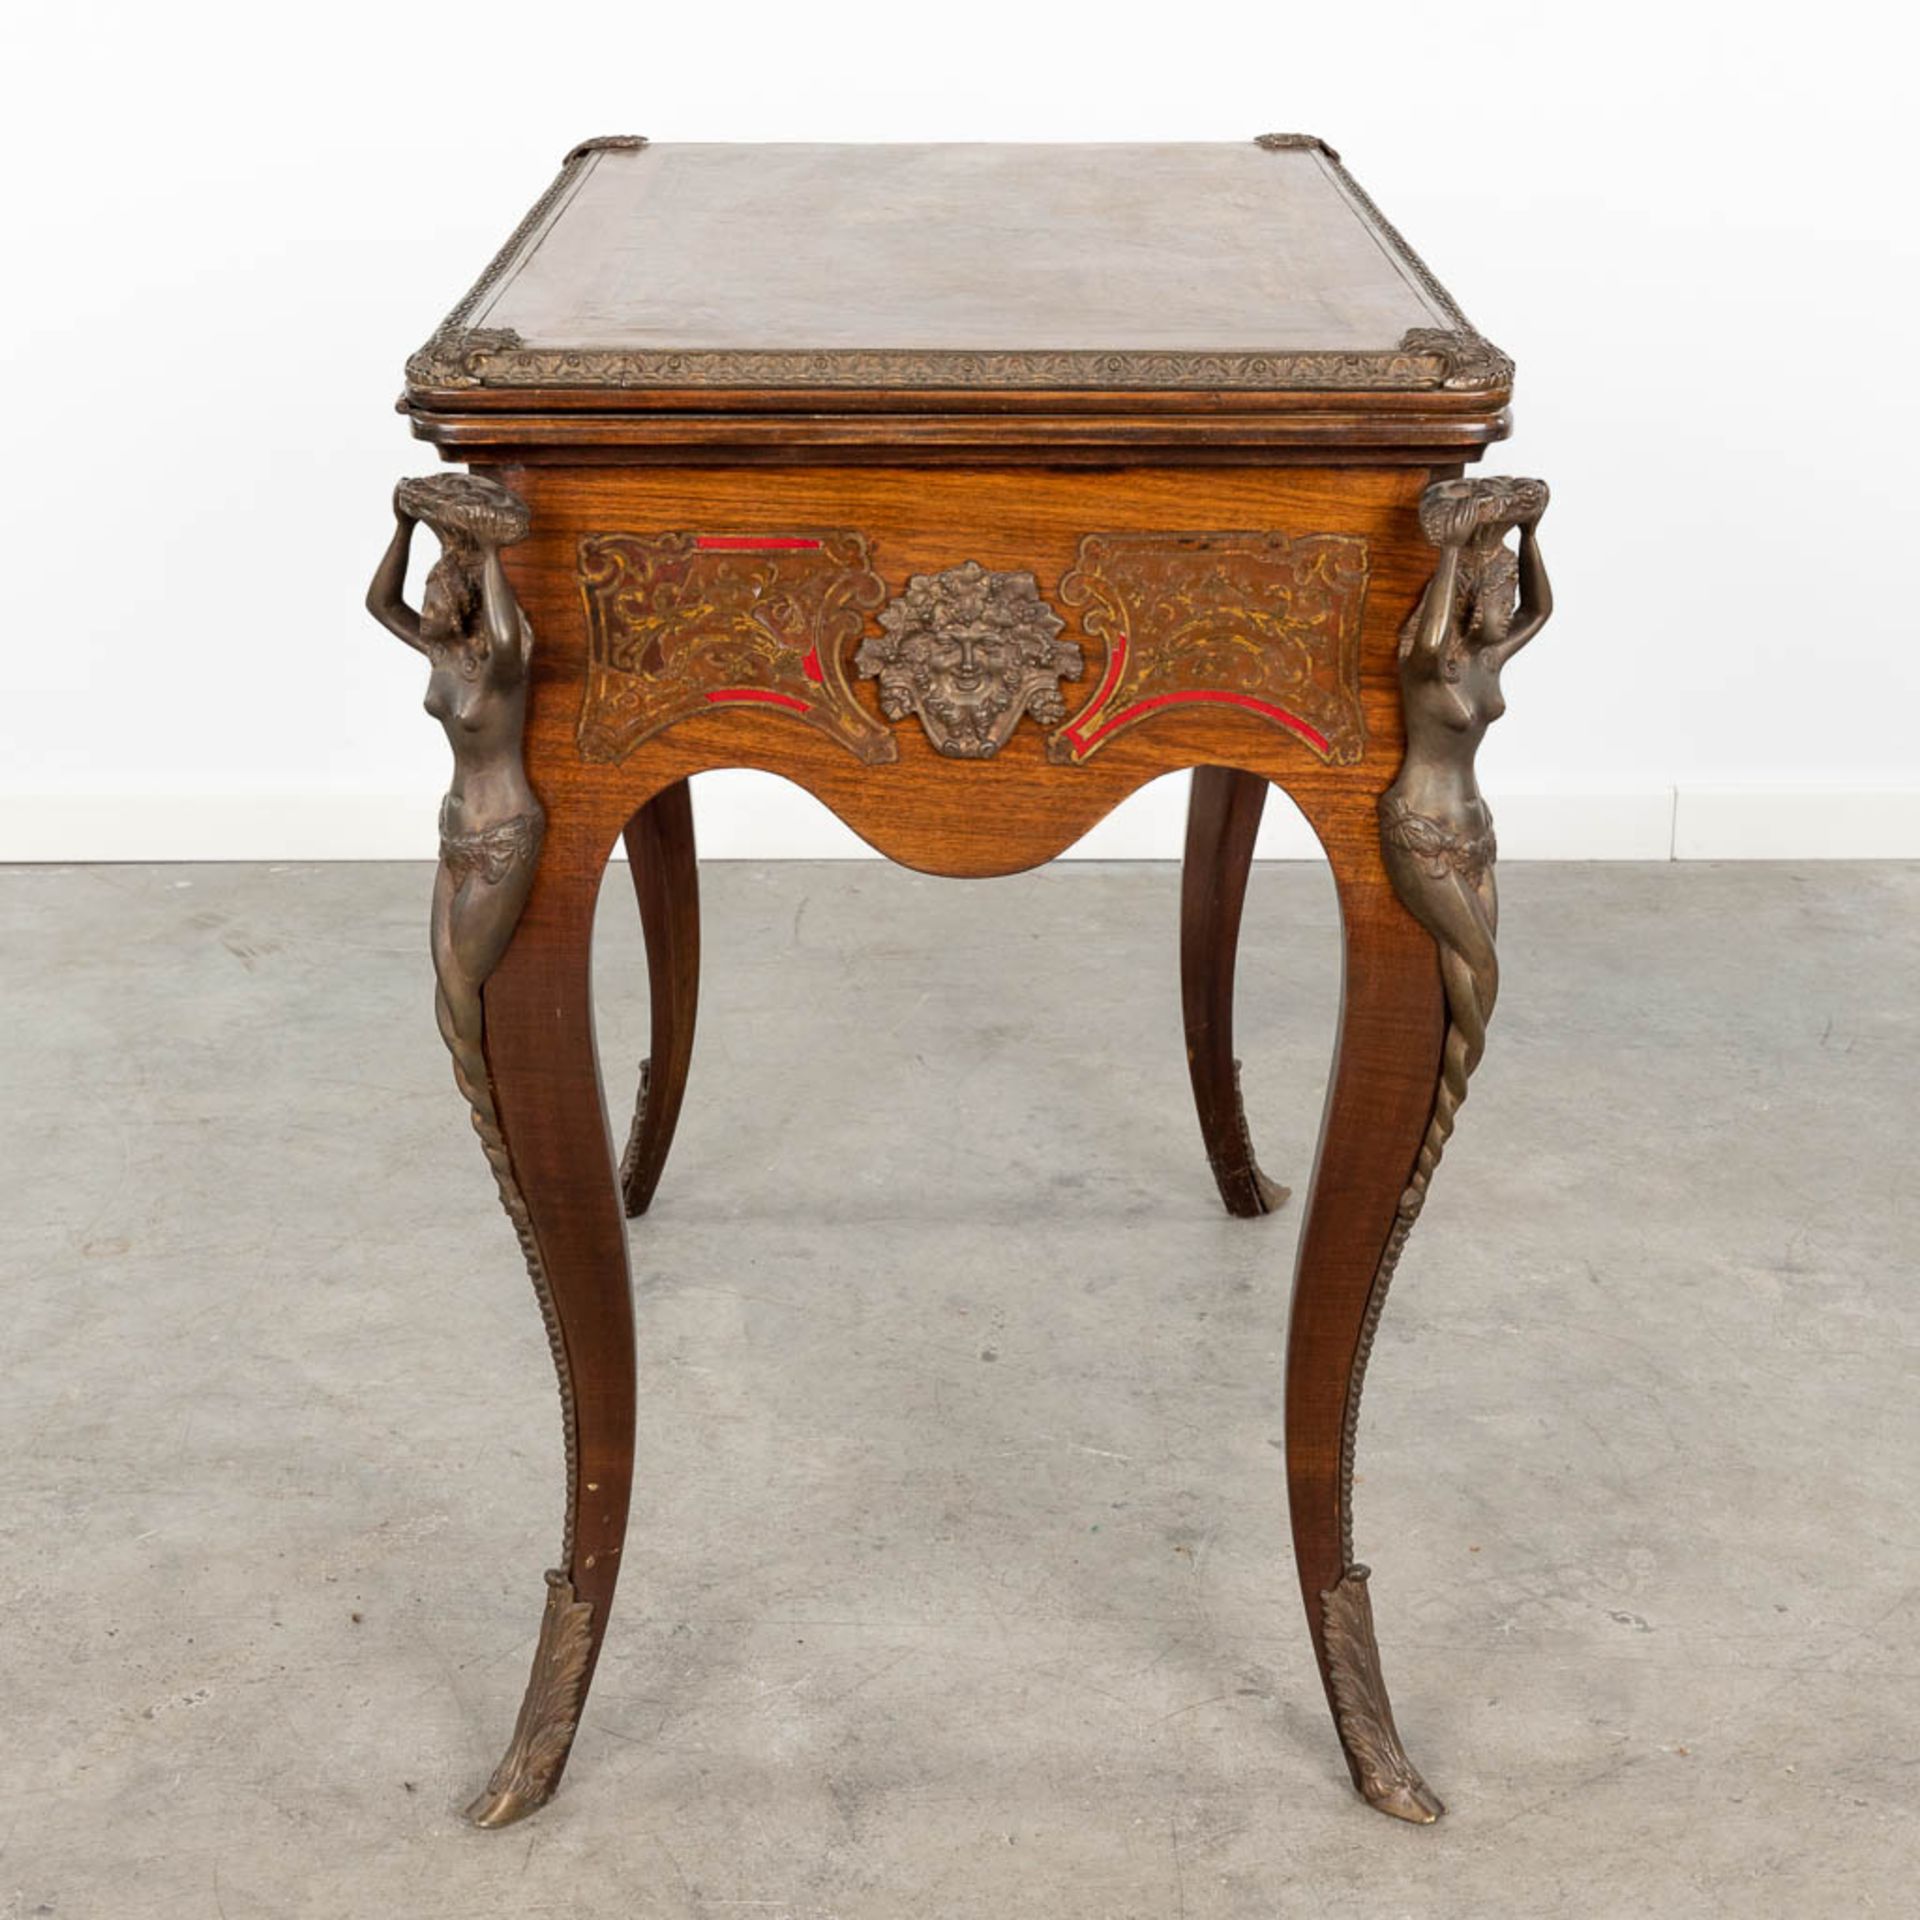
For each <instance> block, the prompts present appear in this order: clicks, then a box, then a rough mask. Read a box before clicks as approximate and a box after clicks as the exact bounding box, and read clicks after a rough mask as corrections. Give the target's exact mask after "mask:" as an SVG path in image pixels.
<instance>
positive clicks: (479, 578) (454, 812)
mask: <svg viewBox="0 0 1920 1920" xmlns="http://www.w3.org/2000/svg"><path fill="white" fill-rule="evenodd" d="M393 508H394V516H395V519H396V520H397V522H398V524H397V525H396V527H395V528H394V533H393V538H392V540H391V541H390V542H389V543H388V546H387V551H386V553H385V555H384V556H383V558H382V559H381V562H380V565H379V567H378V568H377V569H376V571H375V573H374V576H373V584H372V585H371V586H370V587H369V588H368V590H367V608H368V610H369V611H370V612H371V613H372V614H373V616H374V618H375V619H377V620H378V621H379V622H380V623H381V625H382V626H384V627H386V628H387V629H388V630H389V631H390V632H392V633H395V634H398V635H399V637H400V638H401V639H402V640H404V641H405V642H406V643H407V645H408V646H410V647H417V648H418V649H419V650H420V652H422V653H424V654H425V655H426V656H427V658H428V660H429V661H431V662H432V665H433V672H432V675H431V677H430V678H429V679H428V682H427V699H426V707H427V711H428V712H429V713H430V714H432V715H433V717H434V718H435V719H436V720H438V721H439V722H440V724H441V726H442V727H444V728H445V729H446V735H447V744H448V745H449V746H450V747H451V748H452V749H453V780H452V782H451V784H450V785H449V786H448V788H447V794H446V798H445V799H444V800H442V801H441V803H440V870H439V872H438V874H437V875H436V876H435V878H434V886H433V928H432V931H433V972H434V979H435V981H436V983H437V992H436V994H435V997H434V1006H435V1012H436V1014H437V1015H438V1018H439V1022H440V1034H441V1038H442V1039H444V1040H445V1041H446V1043H447V1050H448V1052H449V1053H450V1054H452V1056H453V1077H454V1080H455V1081H456V1083H457V1084H458V1086H459V1088H460V1091H461V1093H462V1094H464V1095H465V1096H466V1100H467V1104H468V1105H469V1106H470V1107H471V1108H472V1110H473V1130H474V1132H475V1133H477V1134H478V1135H479V1136H480V1145H481V1147H482V1149H483V1150H484V1152H485V1153H486V1156H487V1163H488V1165H489V1166H491V1167H492V1169H493V1177H494V1181H495V1183H496V1185H497V1186H498V1187H499V1189H500V1199H501V1202H502V1204H503V1205H504V1206H505V1208H506V1210H507V1217H508V1218H509V1219H510V1220H511V1221H512V1222H513V1226H514V1231H515V1232H516V1233H517V1234H518V1236H519V1239H520V1247H521V1251H522V1252H523V1253H524V1254H525V1255H526V1261H527V1270H528V1272H529V1273H530V1275H531V1276H532V1279H533V1288H534V1293H535V1295H536V1296H537V1298H538V1299H539V1302H540V1313H541V1317H542V1319H543V1320H544V1321H545V1323H546V1329H547V1343H548V1346H549V1348H550V1349H551V1350H552V1353H553V1360H554V1370H555V1372H556V1373H557V1374H558V1376H559V1380H560V1399H561V1416H562V1419H563V1422H564V1426H565V1446H566V1460H567V1531H566V1534H565V1537H564V1538H563V1540H562V1543H561V1565H562V1567H563V1568H564V1567H568V1566H570V1565H571V1564H572V1560H573V1536H572V1525H573V1511H574V1497H573V1496H574V1483H575V1481H576V1479H577V1477H578V1465H577V1460H578V1446H577V1443H576V1434H575V1425H576V1422H575V1415H574V1406H573V1400H572V1393H571V1387H570V1376H569V1373H568V1370H567V1364H566V1354H565V1350H564V1347H563V1344H562V1340H561V1333H560V1323H559V1320H558V1317H557V1315H556V1313H555V1309H554V1302H553V1292H552V1288H551V1285H550V1284H549V1281H548V1278H547V1271H546V1264H545V1261H544V1260H543V1259H542V1257H541V1254H540V1248H539V1243H538V1241H537V1239H536V1238H535V1235H534V1232H533V1225H532V1220H531V1217H530V1216H529V1214H528V1211H527V1202H526V1196H525V1195H524V1194H523V1193H522V1192H521V1190H520V1184H519V1181H518V1180H517V1179H516V1178H515V1176H514V1171H513V1164H512V1161H511V1160H510V1159H509V1157H508V1154H507V1145H506V1139H505V1136H504V1135H503V1134H502V1132H501V1129H500V1118H499V1113H498V1110H497V1108H496V1106H495V1103H494V1094H493V1085H492V1081H491V1079H490V1077H489V1074H488V1071H487V1056H486V1027H485V1015H484V1008H483V1003H482V1000H481V989H482V987H484V986H485V984H486V981H487V977H488V975H489V974H491V973H492V972H493V970H494V968H495V967H496V966H498V965H499V963H500V957H501V955H502V954H503V953H505V951H506V948H507V942H508V941H509V940H510V939H511V938H512V937H513V931H514V928H515V927H516V926H517V925H518V923H519V920H520V915H521V912H522V911H523V909H524V908H525V906H526V903H527V895H528V893H529V892H530V891H531V889H532V886H533V873H534V865H535V862H536V861H537V860H538V858H539V854H540V841H541V838H542V836H543V834H544V832H545V829H546V814H545V812H544V810H543V809H542V808H541V805H540V802H539V800H538V799H537V798H535V796H534V792H533V788H532V787H531V786H530V785H529V784H528V781H527V773H526V766H525V762H524V759H523V757H522V740H523V736H524V734H525V731H526V717H527V668H528V663H529V661H530V659H531V657H532V654H533V628H532V626H531V625H530V624H529V622H528V620H527V617H526V615H525V614H524V613H522V612H521V610H520V605H519V602H518V601H517V600H516V599H515V598H514V594H513V589H512V588H511V587H510V586H509V585H508V584H507V576H506V572H505V570H504V569H503V568H502V566H501V564H500V549H501V548H502V547H504V546H511V545H512V544H513V543H514V542H515V541H516V540H520V539H523V538H524V537H525V536H526V533H527V530H528V514H527V510H526V507H525V506H524V505H523V504H522V503H521V502H520V501H519V500H518V499H516V498H515V497H514V495H513V494H511V493H509V492H508V491H507V489H506V488H505V487H503V486H501V485H500V484H499V483H498V482H497V481H493V480H487V479H483V478H481V477H479V476H478V475H473V474H464V473H443V474H434V475H432V476H430V477H428V478H426V479H420V480H403V481H401V482H400V484H399V485H398V486H397V487H396V488H395V489H394V492H393ZM422 522H424V523H425V525H427V526H428V527H430V528H432V530H433V531H434V533H435V534H437V535H438V536H439V540H440V548H441V551H440V557H439V559H438V560H436V561H435V562H434V564H433V567H432V570H431V571H430V572H429V573H428V575H427V584H426V590H425V592H424V593H423V594H422V595H421V604H420V610H419V611H418V612H417V613H416V612H415V611H414V609H413V608H412V607H410V606H408V605H407V602H406V598H405V589H406V579H407V561H408V558H409V555H410V553H411V550H412V545H413V529H414V527H415V525H416V523H422ZM591 1614H592V1609H591V1607H590V1606H589V1605H588V1604H587V1603H586V1602H585V1601H582V1600H578V1599H576V1598H575V1597H574V1593H573V1589H572V1585H571V1582H570V1581H569V1579H568V1577H567V1575H566V1573H565V1572H553V1573H549V1574H548V1575H547V1601H546V1607H545V1610H544V1612H543V1614H542V1617H541V1624H540V1638H539V1644H538V1646H537V1647H536V1649H535V1652H534V1659H533V1676H532V1679H531V1681H530V1682H529V1685H528V1688H527V1694H526V1699H525V1701H524V1703H523V1704H522V1707H521V1710H520V1717H519V1720H518V1721H517V1722H516V1723H515V1726H514V1730H513V1737H512V1739H511V1740H510V1741H509V1743H508V1746H507V1751H506V1754H505V1757H504V1758H503V1759H502V1760H501V1762H500V1764H499V1766H498V1767H496V1768H495V1769H494V1772H493V1776H492V1778H491V1779H490V1780H489V1781H488V1783H487V1786H486V1790H485V1791H484V1792H483V1793H482V1794H481V1795H480V1796H479V1798H478V1799H477V1800H475V1801H474V1803H473V1805H472V1806H470V1807H469V1808H468V1809H467V1814H468V1817H469V1818H470V1819H472V1820H473V1821H475V1822H476V1823H477V1824H478V1825H481V1826H503V1825H505V1824H506V1823H507V1822H508V1821H510V1820H517V1819H519V1818H520V1817H521V1816H522V1815H524V1814H527V1813H530V1812H532V1810H533V1809H534V1808H535V1807H537V1806H539V1805H541V1803H542V1802H544V1801H545V1800H546V1799H547V1798H548V1796H549V1795H550V1794H551V1793H552V1791H553V1787H554V1783H555V1782H556V1781H557V1780H558V1778H559V1776H560V1769H561V1768H562V1766H564V1765H565V1763H566V1757H567V1751H568V1749H569V1748H570V1747H571V1746H572V1744H573V1735H574V1730H575V1726H576V1723H577V1721H578V1717H579V1706H580V1698H581V1694H582V1691H583V1688H584V1684H585V1679H586V1668H587V1662H588V1659H589V1656H590V1653H591V1638H590V1633H589V1621H590V1618H591Z"/></svg>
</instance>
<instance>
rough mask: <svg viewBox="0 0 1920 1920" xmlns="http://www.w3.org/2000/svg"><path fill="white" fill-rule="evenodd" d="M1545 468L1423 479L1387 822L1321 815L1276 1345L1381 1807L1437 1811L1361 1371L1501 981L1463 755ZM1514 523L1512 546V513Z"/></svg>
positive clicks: (1302, 1504) (1514, 622)
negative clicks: (1289, 1312)
mask: <svg viewBox="0 0 1920 1920" xmlns="http://www.w3.org/2000/svg"><path fill="white" fill-rule="evenodd" d="M1546 505H1547V490H1546V488H1545V487H1544V486H1543V485H1542V484H1541V483H1540V482H1539V481H1537V480H1506V479H1498V480H1472V481H1468V480H1449V481H1442V482H1439V483H1438V484H1436V485H1434V486H1432V487H1429V488H1428V489H1427V491H1426V494H1425V495H1424V496H1423V498H1422V500H1421V506H1420V522H1421V527H1422V530H1423V531H1424V532H1425V533H1426V535H1427V537H1428V539H1429V540H1430V541H1431V542H1432V543H1433V545H1434V546H1435V547H1436V548H1437V549H1438V551H1439V556H1440V557H1439V563H1438V565H1437V566H1436V568H1435V571H1434V575H1433V579H1432V581H1431V582H1430V583H1429V585H1428V587H1427V589H1426V591H1425V593H1424V594H1423V595H1422V596H1421V599H1420V603H1419V605H1418V606H1416V608H1415V609H1414V611H1413V614H1412V616H1411V617H1410V618H1409V620H1408V621H1407V624H1406V627H1405V630H1404V631H1403V632H1402V634H1401V638H1400V699H1401V706H1402V709H1403V712H1404V716H1405V720H1406V737H1407V748H1406V756H1405V758H1404V760H1403V761H1402V763H1401V766H1400V771H1399V774H1398V775H1397V777H1396V778H1395V780H1394V783H1393V785H1392V786H1391V787H1390V788H1388V790H1387V791H1386V793H1384V794H1383V795H1382V796H1381V800H1380V809H1379V833H1378V838H1377V840H1376V839H1375V838H1374V836H1372V835H1371V834H1368V833H1366V832H1365V831H1363V830H1362V829H1361V827H1360V824H1359V823H1358V822H1351V821H1343V822H1341V823H1340V826H1341V828H1342V830H1341V831H1340V832H1338V833H1336V834H1335V835H1334V836H1332V838H1331V840H1330V842H1329V844H1330V846H1331V848H1332V857H1333V867H1334V878H1335V881H1336V883H1337V884H1338V886H1339V889H1340V905H1341V914H1342V919H1343V923H1344V927H1345V938H1346V959H1347V978H1346V994H1345V1004H1344V1005H1343V1007H1342V1010H1341V1016H1340V1041H1339V1050H1338V1053H1337V1055H1336V1059H1335V1063H1334V1075H1333V1084H1332V1086H1331V1088H1330V1090H1329V1093H1328V1099H1327V1114H1326V1120H1325V1123H1324V1127H1323V1130H1322V1133H1321V1143H1320V1153H1319V1157H1318V1161H1317V1164H1316V1165H1315V1168H1314V1180H1313V1198H1312V1201H1311V1203H1310V1205H1309V1209H1308V1215H1307V1222H1306V1227H1305V1230H1304V1233H1303V1235H1302V1239H1301V1246H1300V1261H1299V1267H1298V1269H1297V1273H1296V1277H1295V1282H1294V1302H1293V1318H1292V1324H1291V1326H1290V1328H1289V1332H1288V1346H1287V1490H1288V1495H1289V1499H1290V1504H1291V1506H1292V1511H1293V1533H1294V1550H1295V1556H1296V1559H1297V1561H1298V1564H1299V1572H1300V1585H1301V1591H1302V1593H1303V1595H1304V1596H1305V1599H1306V1603H1307V1616H1308V1620H1309V1624H1310V1626H1311V1628H1312V1631H1313V1640H1314V1649H1315V1651H1316V1653H1317V1654H1318V1655H1319V1659H1320V1672H1321V1677H1322V1679H1323V1680H1324V1682H1325V1683H1326V1689H1327V1698H1328V1701H1329V1702H1330V1703H1331V1705H1332V1707H1333V1713H1334V1720H1335V1722H1336V1724H1337V1726H1338V1727H1339V1731H1340V1740H1341V1744H1342V1745H1343V1747H1344V1748H1345V1749H1346V1755H1347V1764H1348V1766H1349V1768H1350V1769H1351V1770H1352V1773H1353V1779H1354V1784H1355V1786H1357V1787H1358V1788H1359V1789H1360V1791H1361V1793H1362V1794H1364V1795H1365V1796H1366V1798H1367V1799H1368V1800H1369V1801H1371V1802H1372V1804H1373V1805H1374V1806H1376V1807H1378V1808H1380V1810H1381V1811H1382V1812H1383V1813H1390V1814H1393V1815H1395V1816H1396V1817H1398V1818H1399V1819H1402V1820H1414V1821H1430V1820H1433V1819H1436V1818H1437V1817H1438V1816H1439V1814H1440V1813H1441V1811H1442V1808H1441V1805H1440V1801H1439V1799H1438V1798H1437V1797H1436V1796H1435V1795H1434V1793H1433V1792H1432V1791H1431V1789H1429V1788H1428V1786H1427V1784H1426V1782H1425V1781H1424V1780H1422V1779H1421V1777H1420V1775H1419V1773H1418V1771H1417V1770H1416V1769H1415V1768H1414V1766H1413V1764H1412V1762H1411V1761H1410V1760H1409V1759H1408V1758H1407V1754H1406V1749H1405V1748H1404V1747H1403V1746H1402V1745H1401V1741H1400V1735H1399V1733H1398V1731H1397V1730H1396V1729H1395V1727H1394V1723H1393V1710H1392V1707H1391V1705H1390V1704H1389V1702H1388V1699H1387V1692H1386V1686H1385V1683H1384V1682H1383V1680H1382V1678H1381V1673H1380V1653H1379V1647H1378V1644H1377V1642H1376V1640H1375V1637H1374V1627H1373V1604H1372V1600H1371V1598H1370V1597H1369V1594H1368V1590H1367V1578H1368V1570H1367V1568H1366V1567H1364V1566H1362V1565H1360V1564H1358V1563H1357V1562H1356V1561H1355V1559H1354V1556H1353V1511H1352V1501H1353V1462H1354V1442H1355V1437H1356V1433H1357V1429H1358V1425H1359V1416H1360V1392H1361V1388H1362V1386H1363V1385H1364V1383H1365V1379H1366V1369H1367V1360H1368V1356H1369V1355H1370V1353H1371V1352H1372V1348H1373V1339H1374V1333H1375V1330H1376V1329H1377V1328H1378V1326H1379V1322H1380V1315H1381V1312H1382V1310H1383V1308H1384V1307H1385V1305H1386V1298H1387V1289H1388V1288H1389V1286H1391V1284H1392V1282H1393V1277H1394V1273H1395V1270H1396V1269H1397V1267H1398V1265H1399V1262H1400V1256H1401V1253H1402V1252H1403V1250H1404V1249H1405V1247H1406V1243H1407V1237H1408V1235H1409V1234H1410V1233H1411V1232H1412V1231H1413V1224H1414V1222H1415V1221H1416V1220H1417V1219H1418V1218H1419V1216H1420V1212H1421V1209H1422V1208H1423V1207H1424V1206H1425V1204H1426V1198H1427V1192H1428V1189H1429V1186H1430V1185H1431V1182H1432V1179H1433V1175H1434V1172H1435V1170H1436V1168H1437V1167H1438V1166H1439V1163H1440V1156H1441V1154H1442V1153H1443V1152H1444V1151H1445V1149H1446V1145H1447V1142H1448V1140H1449V1139H1450V1138H1451V1137H1452V1134H1453V1129H1454V1122H1455V1118H1456V1116H1457V1115H1458V1113H1459V1110H1460V1106H1461V1103H1462V1102H1463V1101H1464V1100H1465V1099H1466V1096H1467V1082H1468V1079H1469V1077H1470V1076H1471V1074H1472V1073H1473V1070H1474V1068H1475V1067H1476V1066H1477V1065H1478V1064H1479V1061H1480V1056H1481V1053H1482V1051H1483V1049H1484V1048H1485V1045H1486V1034H1487V1021H1488V1019H1489V1017H1490V1016H1491V1015H1492V1012H1493V1005H1494V999H1495V997H1496V995H1497V993H1498V990H1499V965H1498V961H1497V958H1496V953H1495V947H1494V936H1495V933H1496V930H1497V926H1498V911H1497V903H1496V899H1495V892H1494V880H1493V862H1494V835H1493V818H1492V815H1491V814H1490V813H1489V811H1488V809H1487V805H1486V802H1485V800H1484V799H1483V798H1482V796H1481V793H1480V788H1479V783H1478V781H1477V779H1476V777H1475V773H1474V758H1475V754H1476V751H1477V749H1478V747H1479V744H1480V741H1481V739H1482V737H1483V736H1484V735H1485V733H1486V730H1487V728H1488V726H1489V725H1491V724H1492V722H1493V721H1494V720H1496V719H1498V718H1499V716H1500V715H1501V713H1502V712H1503V711H1504V710H1505V702H1504V699H1503V697H1502V695H1501V691H1500V674H1501V669H1502V668H1503V667H1504V666H1505V664H1506V663H1507V661H1509V660H1510V659H1511V658H1512V657H1513V656H1514V654H1516V653H1517V652H1519V650H1520V649H1521V648H1522V647H1523V646H1525V645H1526V644H1527V642H1528V641H1529V640H1531V639H1532V638H1533V636H1534V635H1535V634H1536V633H1538V632H1539V631H1540V629H1541V627H1543V626H1544V625H1545V624H1546V621H1547V618H1548V616H1549V614H1550V613H1551V612H1552V609H1553V599H1552V593H1551V590H1550V588H1549V586H1548V583H1547V576H1546V568H1545V565H1544V563H1543V562H1542V560H1541V557H1540V549H1539V543H1538V540H1537V538H1536V531H1535V530H1536V528H1537V526H1538V523H1539V520H1540V516H1541V514H1542V513H1544V512H1545V510H1546ZM1515 528H1517V529H1518V530H1519V535H1520V541H1519V549H1518V552H1517V553H1516V552H1514V551H1513V550H1511V549H1509V548H1508V547H1507V545H1506V539H1505V537H1506V535H1507V534H1508V533H1509V532H1511V531H1513V530H1514V529H1515Z"/></svg>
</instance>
